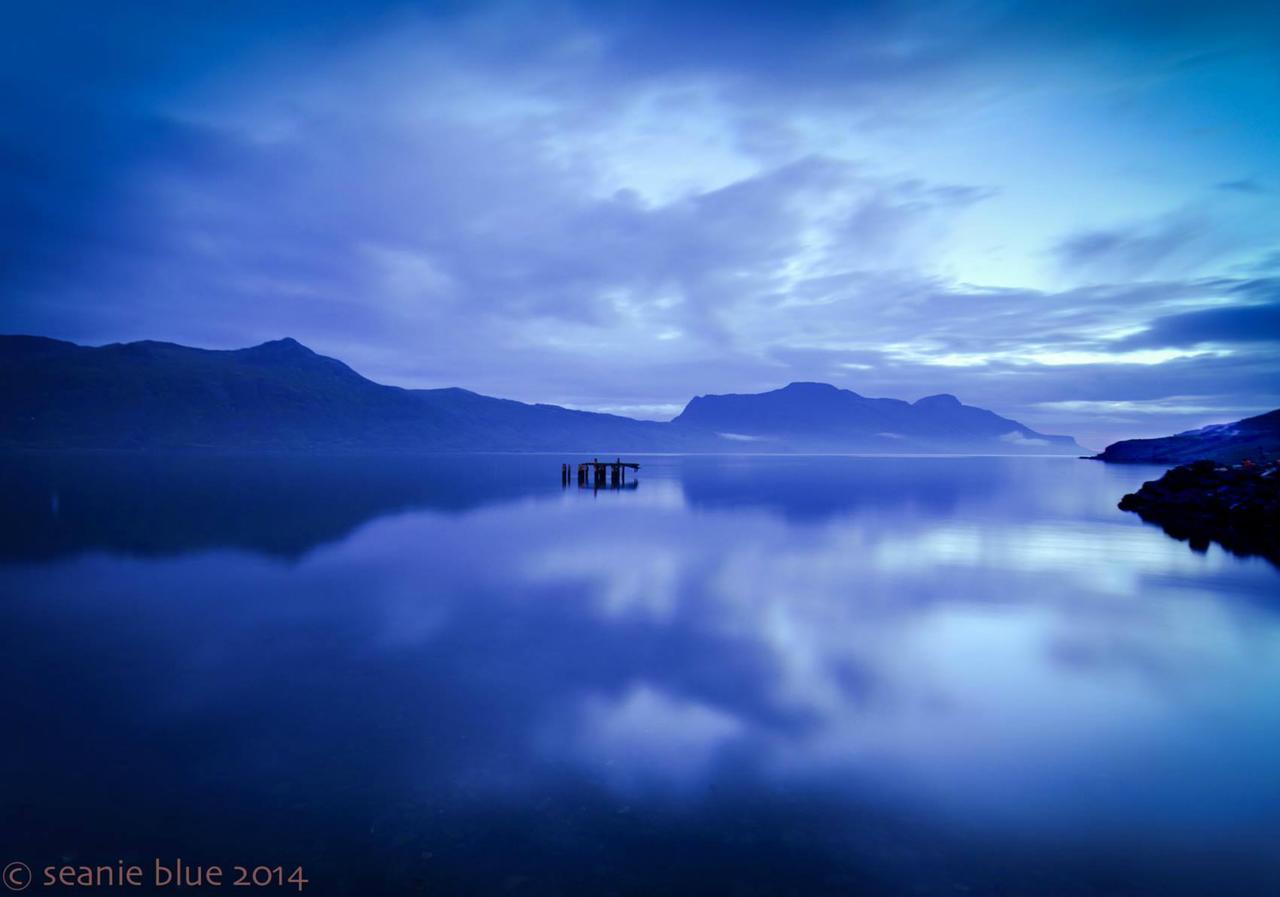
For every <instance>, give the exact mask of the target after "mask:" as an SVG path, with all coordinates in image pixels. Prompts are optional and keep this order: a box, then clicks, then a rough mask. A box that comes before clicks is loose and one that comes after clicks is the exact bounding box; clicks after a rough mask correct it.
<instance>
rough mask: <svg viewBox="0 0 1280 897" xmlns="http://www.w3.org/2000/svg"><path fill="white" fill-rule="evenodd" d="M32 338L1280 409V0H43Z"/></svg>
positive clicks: (14, 265)
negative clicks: (269, 343)
mask: <svg viewBox="0 0 1280 897" xmlns="http://www.w3.org/2000/svg"><path fill="white" fill-rule="evenodd" d="M2 9H3V13H2V14H3V26H4V27H3V28H0V100H3V103H4V110H5V114H4V115H3V116H0V228H2V229H3V240H0V332H5V333H29V334H40V335H45V336H52V337H57V338H61V339H69V340H73V341H76V342H80V343H86V344H93V345H98V344H103V343H110V342H117V341H130V340H139V339H159V340H169V341H174V342H180V343H184V344H188V345H195V346H203V347H209V348H236V347H241V346H247V345H253V344H256V343H260V342H263V341H266V340H269V339H276V338H279V337H283V336H291V337H294V338H296V339H298V340H300V341H301V342H303V343H305V344H306V345H308V346H310V347H311V348H313V349H315V350H316V351H318V352H321V353H323V354H327V355H333V356H336V357H338V358H341V359H342V360H344V361H346V362H347V363H348V364H350V365H351V366H352V367H354V368H355V369H356V370H358V371H360V372H361V373H363V374H365V375H366V376H369V377H371V378H373V379H375V380H379V381H381V382H386V383H393V384H397V385H403V386H418V387H436V386H462V387H466V388H468V389H473V390H476V391H478V392H483V393H486V394H490V395H498V396H504V397H509V398H515V399H520V400H523V401H541V402H553V403H556V404H563V405H569V406H572V407H577V408H584V409H589V410H603V411H611V412H616V413H622V414H629V415H632V416H637V417H646V418H654V419H666V418H669V417H671V416H673V415H674V414H676V413H677V412H678V411H679V409H680V408H681V407H682V406H683V405H684V403H685V402H687V401H688V399H689V398H690V397H692V396H693V395H700V394H706V393H717V392H756V391H762V390H766V389H772V388H777V387H779V386H782V385H785V384H786V383H788V382H791V381H796V380H819V381H824V382H829V383H833V384H835V385H837V386H840V387H844V388H848V389H852V390H854V391H856V392H859V393H862V394H864V395H870V396H891V397H897V398H903V399H908V400H914V399H916V398H919V397H921V396H925V395H929V394H933V393H938V392H951V393H954V394H956V395H958V396H959V397H960V398H961V399H962V400H963V401H965V402H966V403H968V404H974V405H980V406H983V407H987V408H991V409H993V410H995V411H997V412H999V413H1001V414H1004V415H1006V416H1010V417H1013V418H1015V419H1017V420H1019V421H1021V422H1023V423H1025V424H1027V425H1029V426H1032V427H1033V428H1036V429H1039V430H1041V431H1044V432H1051V433H1065V434H1070V435H1073V436H1076V437H1077V438H1078V439H1079V440H1080V441H1081V442H1082V443H1083V444H1085V445H1088V446H1091V447H1100V446H1102V445H1105V444H1106V443H1107V442H1110V441H1113V440H1114V439H1119V438H1126V437H1132V436H1144V435H1163V434H1165V433H1170V432H1175V431H1179V430H1183V429H1187V428H1190V427H1195V426H1201V425H1204V424H1207V423H1212V422H1219V421H1224V420H1233V419H1237V418H1240V417H1246V416H1249V415H1252V414H1257V413H1261V412H1263V411H1266V410H1270V409H1272V408H1275V407H1278V406H1280V352H1278V351H1277V349H1280V214H1277V213H1278V212H1280V7H1277V6H1276V5H1275V4H1271V3H1264V2H1255V3H1236V2H1232V0H1221V2H1215V3H1202V2H1199V3H1191V2H1180V0H1166V2H1150V3H1147V2H1091V0H1079V2H1072V3H1046V2H1032V3H1013V2H969V3H947V2H930V3H919V4H917V3H897V2H867V3H854V2H843V3H822V2H798V0H797V2H788V3H782V2H774V3H762V2H752V0H738V2H732V3H731V2H723V3H715V2H712V3H707V2H682V3H662V2H647V0H629V2H622V3H614V2H572V0H570V2H557V0H548V2H541V3H492V4H488V3H486V4H479V3H461V2H457V3H436V4H424V3H418V4H413V3H391V2H360V3H355V2H327V3H325V2H301V0H297V2H294V0H279V2H272V3H259V2H241V0H221V2H212V0H208V2H191V0H174V2H171V3H164V4H154V3H146V4H143V3H132V2H127V0H118V2H114V3H111V4H102V3H96V2H94V3H89V2H84V3H79V2H59V3H46V4H36V3H21V4H20V3H15V2H7V3H4V4H3V7H2Z"/></svg>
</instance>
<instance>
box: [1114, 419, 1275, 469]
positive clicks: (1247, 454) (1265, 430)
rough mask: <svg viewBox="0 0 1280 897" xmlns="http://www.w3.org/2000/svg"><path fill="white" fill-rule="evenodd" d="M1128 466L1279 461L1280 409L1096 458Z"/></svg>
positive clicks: (1135, 442) (1118, 446)
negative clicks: (1193, 462) (1199, 461)
mask: <svg viewBox="0 0 1280 897" xmlns="http://www.w3.org/2000/svg"><path fill="white" fill-rule="evenodd" d="M1095 457H1096V458H1097V459H1098V460H1100V461H1113V462H1121V463H1131V464H1186V463H1188V462H1190V461H1198V460H1201V459H1206V460H1213V461H1218V462H1220V463H1222V464H1234V463H1236V462H1238V461H1243V460H1244V459H1246V458H1251V459H1252V460H1254V461H1258V462H1261V461H1271V460H1276V459H1277V458H1280V409H1277V410H1275V411H1269V412H1267V413H1266V414H1260V415H1258V416H1257V417H1248V418H1245V419H1244V420H1238V421H1236V422H1235V423H1230V424H1214V425H1213V426H1209V427H1201V428H1200V429H1199V430H1188V431H1186V432H1185V433H1178V434H1176V435H1174V436H1164V437H1161V438H1159V439H1126V440H1125V441H1123V442H1116V443H1112V444H1111V445H1109V446H1107V447H1106V449H1104V450H1103V452H1102V454H1100V455H1096V456H1095Z"/></svg>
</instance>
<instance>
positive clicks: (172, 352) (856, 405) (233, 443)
mask: <svg viewBox="0 0 1280 897" xmlns="http://www.w3.org/2000/svg"><path fill="white" fill-rule="evenodd" d="M0 378H3V381H4V383H5V384H6V388H5V390H4V391H3V393H0V445H3V446H6V447H10V448H60V449H117V450H120V449H123V450H128V449H173V448H214V449H237V450H280V451H295V450H317V449H324V450H353V451H356V450H373V451H410V452H412V451H421V452H469V451H584V452H597V453H603V454H608V453H618V452H623V451H626V452H743V451H748V452H878V453H917V452H924V453H955V452H972V453H984V454H1027V453H1039V454H1075V453H1078V452H1079V451H1080V450H1081V449H1080V446H1079V445H1077V444H1076V442H1075V440H1073V439H1072V438H1071V437H1069V436H1047V435H1044V434H1041V433H1037V432H1035V431H1034V430H1031V429H1030V428H1028V427H1025V426H1023V425H1022V424H1020V423H1018V422H1016V421H1013V420H1009V419H1008V418H1004V417H1001V416H999V415H997V414H995V413H994V412H991V411H987V410H985V409H982V408H975V407H972V406H968V405H964V404H962V403H961V402H960V401H959V400H958V399H957V398H956V397H955V396H951V395H935V396H929V397H928V398H924V399H920V400H919V401H916V402H905V401H901V400H899V399H881V398H868V397H865V396H861V395H858V394H857V393H855V392H851V391H849V390H846V389H838V388H837V387H835V386H831V385H828V384H824V383H792V384H790V385H789V386H785V387H783V388H781V389H777V390H774V391H772V392H765V393H759V394H754V395H705V396H698V397H696V398H694V399H693V400H691V401H690V402H689V403H688V405H687V406H686V407H685V409H684V410H683V411H682V412H681V413H680V414H679V415H678V416H677V417H676V418H675V419H673V420H671V421H665V422H659V421H643V420H634V419H632V418H627V417H622V416H619V415H612V414H599V413H595V412H588V411H576V410H572V409H568V408H562V407H559V406H556V405H544V404H532V405H531V404H525V403H523V402H516V401H512V400H508V399H498V398H492V397H490V396H484V395H479V394H478V393H474V392H470V391H468V390H465V389H457V388H446V389H403V388H400V387H395V386H386V385H383V384H380V383H375V382H374V381H372V380H369V379H367V378H365V377H363V376H361V375H360V374H358V373H356V372H355V371H354V370H352V369H351V368H350V367H348V366H347V365H345V364H343V363H342V362H341V361H338V360H336V359H333V358H328V357H325V356H323V355H319V354H317V353H315V352H313V351H311V350H310V349H308V348H307V347H305V346H303V345H302V344H301V343H299V342H297V341H296V340H293V339H281V340H274V341H272V342H267V343H263V344H261V345H258V346H253V347H250V348H246V349H234V350H210V349H195V348H190V347H186V346H179V345H175V344H172V343H163V342H154V341H144V342H135V343H115V344H111V345H106V346H100V347H90V346H80V345H76V344H75V343H70V342H64V341H61V340H54V339H48V338H44V337H33V336H0Z"/></svg>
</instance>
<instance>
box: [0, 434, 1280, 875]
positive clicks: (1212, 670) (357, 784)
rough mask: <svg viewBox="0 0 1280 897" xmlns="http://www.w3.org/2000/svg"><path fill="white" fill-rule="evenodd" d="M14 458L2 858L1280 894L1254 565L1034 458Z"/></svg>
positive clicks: (1084, 471) (1277, 684) (1267, 575)
mask: <svg viewBox="0 0 1280 897" xmlns="http://www.w3.org/2000/svg"><path fill="white" fill-rule="evenodd" d="M570 460H572V461H576V460H580V459H579V458H578V457H576V456H568V455H567V456H565V457H563V458H561V457H558V456H472V457H454V458H440V457H437V458H405V457H400V458H307V459H302V458H288V457H274V458H244V457H239V458H237V457H198V456H187V457H177V458H159V457H141V456H117V457H99V458H89V457H60V458H48V457H45V458H42V457H26V458H9V459H7V460H5V461H3V462H2V463H0V485H3V489H4V495H5V501H4V508H3V514H2V515H0V671H2V673H3V677H2V680H0V681H2V682H3V691H2V693H0V711H2V717H0V718H3V720H4V721H5V722H4V726H5V731H4V738H3V746H2V747H0V793H2V794H3V800H2V801H0V814H2V815H0V850H3V851H4V855H3V856H0V861H3V862H8V861H10V859H16V860H22V861H24V862H26V863H28V864H29V865H30V866H32V867H34V868H37V869H39V868H40V867H42V866H44V865H48V864H55V863H73V864H79V863H84V864H99V863H108V862H115V861H116V860H118V859H124V860H126V861H136V862H140V863H144V864H145V863H147V862H150V861H151V859H152V858H154V857H166V858H177V857H181V858H182V859H183V860H185V861H188V862H191V863H205V864H211V863H219V864H222V865H224V866H230V865H232V864H237V863H239V864H260V863H261V864H269V865H272V866H275V865H282V866H284V867H286V868H288V869H292V868H293V867H294V866H297V865H301V866H303V867H304V869H305V871H306V877H307V878H308V879H309V880H310V884H309V885H308V886H307V892H309V893H321V894H357V893H359V894H378V893H388V894H391V893H394V894H404V893H425V894H438V895H452V894H537V895H548V894H563V895H576V894H582V895H588V894H589V895H593V897H595V895H608V894H645V895H651V894H681V895H683V894H741V895H747V894H761V895H774V894H797V895H806V897H811V895H826V894H832V895H835V894H841V895H849V894H859V895H863V894H947V895H954V894H1049V895H1081V894H1152V895H1171V894H1218V895H1223V894H1260V893H1276V892H1277V888H1280V859H1277V857H1280V849H1278V847H1277V845H1280V750H1277V749H1276V745H1277V739H1278V737H1280V700H1277V694H1278V693H1280V588H1278V586H1280V571H1277V569H1276V568H1275V567H1273V566H1271V565H1269V564H1268V563H1266V562H1265V561H1263V560H1260V559H1257V558H1253V559H1244V558H1237V557H1234V556H1231V555H1229V554H1227V553H1225V552H1223V551H1222V550H1220V549H1219V548H1217V547H1211V548H1210V549H1209V550H1208V551H1207V552H1205V553H1197V552H1194V551H1192V550H1191V549H1190V548H1189V547H1188V546H1187V545H1186V544H1184V543H1180V542H1177V541H1175V540H1174V539H1171V538H1169V537H1168V536H1166V535H1165V534H1164V533H1162V532H1161V531H1160V530H1159V529H1158V528H1155V527H1151V526H1148V525H1144V524H1142V523H1141V522H1140V521H1139V520H1137V519H1136V518H1135V517H1134V516H1132V515H1128V514H1124V513H1122V512H1120V511H1118V510H1116V508H1115V503H1116V501H1117V499H1119V497H1120V496H1121V495H1123V494H1124V493H1125V492H1127V491H1132V490H1133V489H1134V488H1135V487H1136V486H1137V485H1138V484H1139V483H1141V482H1142V481H1143V480H1144V479H1150V478H1152V477H1154V476H1155V475H1157V474H1158V470H1157V469H1155V468H1149V467H1111V466H1104V465H1102V464H1098V463H1091V462H1085V461H1078V460H1074V459H1067V458H857V457H734V458H707V457H641V458H639V459H638V460H640V461H641V463H642V464H643V469H642V470H641V471H640V477H639V483H638V485H637V487H636V488H634V489H627V490H621V491H611V490H604V491H600V492H598V493H597V492H594V491H592V490H590V489H579V488H578V487H577V486H576V485H573V486H571V487H570V488H568V489H563V490H562V488H561V486H560V483H559V466H560V463H561V461H570Z"/></svg>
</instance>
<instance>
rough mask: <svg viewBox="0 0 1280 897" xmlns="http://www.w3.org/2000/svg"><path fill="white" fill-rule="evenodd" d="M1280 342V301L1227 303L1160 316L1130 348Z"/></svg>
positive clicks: (1133, 339) (1136, 336) (1126, 342)
mask: <svg viewBox="0 0 1280 897" xmlns="http://www.w3.org/2000/svg"><path fill="white" fill-rule="evenodd" d="M1277 342H1280V303H1270V304H1267V305H1243V306H1227V307H1224V308H1209V309H1205V310H1203V311H1193V312H1186V313H1185V314H1179V315H1169V316H1167V317H1162V318H1156V319H1155V320H1154V321H1152V322H1151V324H1150V326H1148V327H1147V328H1146V329H1145V330H1143V331H1142V332H1141V333H1137V334H1134V335H1133V336H1131V337H1128V338H1127V339H1125V340H1124V345H1125V346H1126V347H1131V348H1137V347H1154V346H1198V345H1203V344H1206V343H1277Z"/></svg>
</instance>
